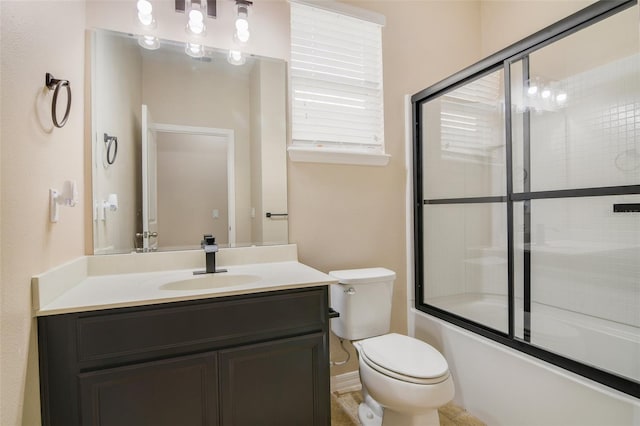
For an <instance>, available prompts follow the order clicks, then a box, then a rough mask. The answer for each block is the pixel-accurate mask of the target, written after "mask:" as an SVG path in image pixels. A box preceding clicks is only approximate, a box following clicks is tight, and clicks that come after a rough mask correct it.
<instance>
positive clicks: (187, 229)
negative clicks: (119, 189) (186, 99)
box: [142, 105, 236, 251]
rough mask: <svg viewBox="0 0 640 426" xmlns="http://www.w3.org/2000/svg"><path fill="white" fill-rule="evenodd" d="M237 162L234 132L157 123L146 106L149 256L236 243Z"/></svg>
mask: <svg viewBox="0 0 640 426" xmlns="http://www.w3.org/2000/svg"><path fill="white" fill-rule="evenodd" d="M234 159H235V151H234V132H233V131H232V130H229V129H216V128H208V127H193V126H183V125H176V124H160V123H154V122H153V121H152V120H151V115H150V114H149V110H148V108H147V106H146V105H142V183H143V185H142V198H143V200H142V216H143V217H142V229H143V232H142V241H143V251H155V250H181V249H191V248H194V247H197V246H199V245H200V241H201V240H202V236H203V235H204V234H213V235H214V236H215V237H216V241H217V243H218V244H220V245H223V246H233V245H234V244H235V242H236V235H235V229H236V226H235V223H236V209H235V166H234Z"/></svg>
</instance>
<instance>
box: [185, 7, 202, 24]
mask: <svg viewBox="0 0 640 426" xmlns="http://www.w3.org/2000/svg"><path fill="white" fill-rule="evenodd" d="M202 21H204V15H203V14H202V12H201V11H199V10H197V9H191V10H190V11H189V22H194V23H195V22H202Z"/></svg>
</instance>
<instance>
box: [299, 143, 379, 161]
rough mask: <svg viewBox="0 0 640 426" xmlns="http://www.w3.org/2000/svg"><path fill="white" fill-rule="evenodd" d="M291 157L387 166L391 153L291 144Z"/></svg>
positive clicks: (304, 159) (300, 159)
mask: <svg viewBox="0 0 640 426" xmlns="http://www.w3.org/2000/svg"><path fill="white" fill-rule="evenodd" d="M287 151H288V152H289V159H290V160H291V161H296V162H302V163H329V164H352V165H358V166H386V165H387V164H389V159H390V158H391V156H390V155H389V154H380V153H369V152H358V151H347V150H343V149H335V148H333V149H332V148H317V147H313V148H308V147H300V146H289V147H288V148H287Z"/></svg>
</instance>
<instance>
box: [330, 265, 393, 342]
mask: <svg viewBox="0 0 640 426" xmlns="http://www.w3.org/2000/svg"><path fill="white" fill-rule="evenodd" d="M329 275H331V276H332V277H334V278H335V279H337V280H338V284H334V285H332V286H331V306H332V307H333V309H335V310H336V311H338V312H339V313H340V316H339V317H338V318H333V319H332V320H331V330H332V331H333V332H334V334H335V335H336V336H338V337H341V338H343V339H346V340H359V339H365V338H367V337H373V336H379V335H381V334H386V333H388V332H389V327H390V325H391V300H392V296H393V281H394V279H395V278H396V273H395V272H393V271H390V270H389V269H385V268H367V269H348V270H343V271H332V272H329Z"/></svg>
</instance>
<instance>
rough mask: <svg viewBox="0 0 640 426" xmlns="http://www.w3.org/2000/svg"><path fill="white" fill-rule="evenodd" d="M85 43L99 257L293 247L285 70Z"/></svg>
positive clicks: (181, 52) (111, 41)
mask: <svg viewBox="0 0 640 426" xmlns="http://www.w3.org/2000/svg"><path fill="white" fill-rule="evenodd" d="M90 40H91V121H92V123H91V129H92V135H91V136H92V161H93V164H92V174H93V176H92V177H93V243H94V254H109V253H128V252H132V251H138V252H143V251H155V250H183V249H192V248H198V249H199V248H200V240H201V239H202V235H203V234H213V235H214V236H215V237H216V241H217V242H218V244H219V246H220V247H238V246H247V245H267V244H286V243H287V242H288V221H287V215H286V214H287V192H286V191H287V176H286V139H287V122H286V105H287V102H286V82H287V80H286V63H285V62H284V61H283V60H278V59H272V58H265V57H257V56H249V57H247V58H246V62H245V63H244V64H242V65H232V64H230V63H229V62H228V61H227V53H226V52H223V51H220V50H216V49H209V48H206V50H205V54H204V56H202V57H200V58H193V57H191V56H189V55H187V53H186V50H185V46H184V44H183V43H178V42H172V41H165V40H161V41H160V47H159V48H158V49H156V50H148V49H145V48H142V47H141V45H140V44H139V43H138V39H137V38H136V36H133V35H130V34H123V33H117V32H112V31H105V30H95V31H91V33H90Z"/></svg>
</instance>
